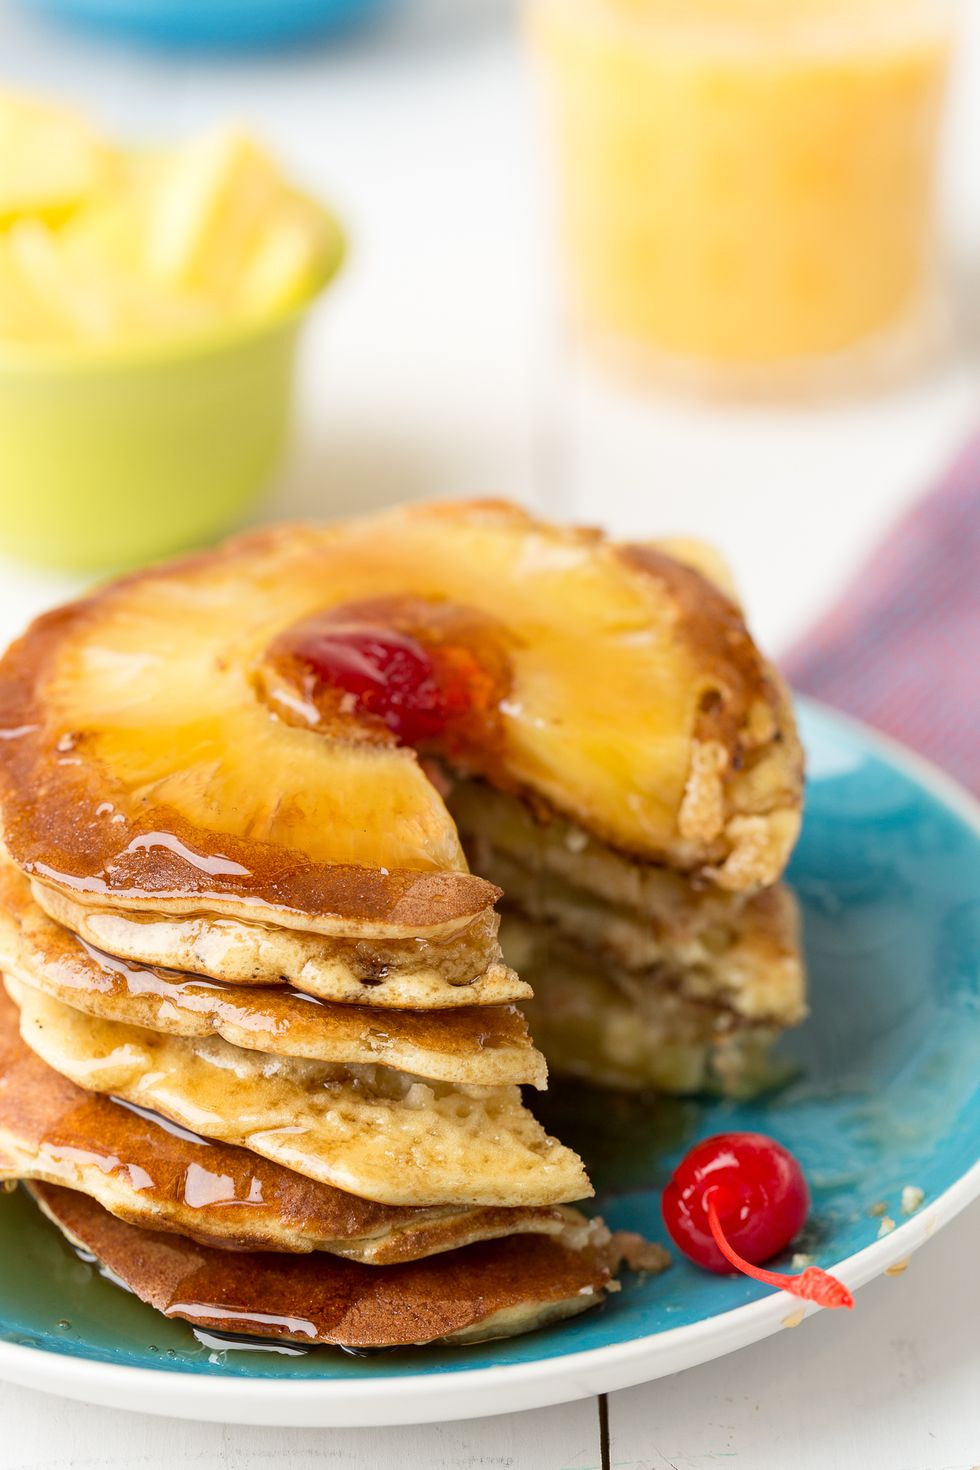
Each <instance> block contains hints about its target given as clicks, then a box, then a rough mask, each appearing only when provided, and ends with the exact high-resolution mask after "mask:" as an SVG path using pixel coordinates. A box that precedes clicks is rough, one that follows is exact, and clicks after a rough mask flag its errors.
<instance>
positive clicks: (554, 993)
mask: <svg viewBox="0 0 980 1470" xmlns="http://www.w3.org/2000/svg"><path fill="white" fill-rule="evenodd" d="M505 939H506V942H507V943H508V944H509V945H510V946H511V948H512V950H513V954H514V957H515V959H519V960H520V962H521V965H522V967H523V969H524V972H525V973H526V974H527V975H528V976H529V977H530V979H531V981H532V983H533V985H534V992H535V998H534V1000H533V1001H531V1002H530V1003H529V1005H528V1007H527V1009H528V1019H529V1021H530V1024H531V1026H532V1028H533V1030H534V1034H535V1036H536V1037H538V1039H539V1041H540V1043H541V1046H542V1048H543V1049H544V1051H545V1053H546V1055H547V1057H548V1061H549V1065H550V1066H551V1068H552V1069H553V1071H554V1072H555V1074H556V1075H557V1076H565V1077H577V1078H580V1079H582V1080H583V1081H585V1082H591V1083H594V1084H596V1085H599V1086H602V1087H613V1088H617V1089H621V1090H627V1091H643V1090H646V1089H652V1090H654V1091H657V1092H666V1093H681V1094H686V1093H698V1092H709V1093H719V1092H720V1093H724V1094H728V1095H730V1096H737V1097H742V1096H752V1095H753V1094H754V1093H756V1092H759V1091H761V1090H762V1089H763V1088H764V1087H766V1086H771V1085H772V1083H773V1081H774V1080H776V1078H777V1077H778V1076H779V1075H780V1074H779V1071H778V1069H777V1068H776V1067H775V1065H774V1064H773V1063H771V1062H770V1061H769V1060H768V1053H769V1050H770V1048H771V1047H772V1044H773V1042H774V1041H775V1040H776V1038H777V1037H778V1036H779V1034H780V1031H781V1030H782V1029H783V1023H780V1022H776V1021H774V1020H773V1019H771V1018H770V1019H766V1018H765V1017H762V1016H758V1017H755V1018H753V1019H749V1018H747V1017H745V1016H743V1015H740V1014H739V1012H738V1011H737V1010H735V1009H733V1008H732V1007H731V1006H730V1005H727V1004H725V1003H724V1002H723V1001H720V1000H719V999H717V998H699V996H698V993H697V992H698V984H697V975H696V973H695V972H693V971H686V972H681V973H680V974H675V973H672V972H671V971H669V970H653V971H650V972H648V973H646V974H643V973H640V974H637V973H635V972H631V971H628V970H624V969H623V968H622V967H621V966H619V965H617V964H616V963H615V962H614V961H612V960H610V959H609V958H608V957H606V958H602V957H600V956H597V955H596V954H595V953H594V952H590V951H589V950H588V949H583V948H582V947H581V946H580V945H579V946H576V945H574V944H572V943H571V942H569V941H568V940H566V939H564V938H563V937H562V936H561V935H560V934H559V933H558V932H557V931H555V930H547V929H545V928H543V927H542V926H541V925H532V924H528V923H527V922H526V921H525V920H523V919H521V918H520V917H518V916H517V915H514V916H508V917H507V919H506V922H505ZM706 989H707V990H708V992H709V996H710V992H711V987H710V986H708V987H706Z"/></svg>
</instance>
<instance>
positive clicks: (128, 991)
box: [0, 864, 547, 1087]
mask: <svg viewBox="0 0 980 1470" xmlns="http://www.w3.org/2000/svg"><path fill="white" fill-rule="evenodd" d="M0 969H2V970H3V971H4V972H5V973H6V974H7V975H9V976H11V977H12V978H13V979H15V980H17V981H19V982H20V983H22V984H25V985H29V986H33V987H35V988H36V989H39V990H43V991H44V993H45V994H46V995H51V996H54V998H55V999H56V1000H62V1001H64V1002H65V1003H66V1004H68V1005H72V1006H75V1007H76V1008H77V1009H79V1010H83V1011H86V1012H87V1013H88V1014H90V1015H95V1016H103V1017H105V1018H107V1019H109V1020H114V1021H123V1022H126V1023H128V1024H130V1025H134V1026H142V1027H146V1028H149V1029H150V1030H154V1031H162V1032H166V1033H168V1034H172V1035H176V1036H192V1037H206V1036H212V1035H216V1036H221V1037H223V1038H224V1039H225V1040H226V1041H229V1042H231V1043H232V1044H233V1045H235V1046H239V1047H244V1048H247V1049H251V1050H255V1051H259V1052H267V1053H272V1054H276V1055H283V1056H294V1057H305V1058H308V1059H311V1060H316V1061H326V1062H341V1063H344V1062H351V1063H357V1064H367V1065H371V1064H373V1063H380V1064H382V1065H384V1066H388V1067H395V1068H398V1069H400V1070H402V1071H406V1072H412V1073H415V1074H416V1075H418V1076H421V1077H429V1078H435V1079H437V1080H440V1081H443V1082H460V1083H466V1084H476V1085H479V1086H500V1085H508V1084H512V1083H533V1084H534V1085H535V1086H538V1087H543V1086H544V1085H545V1083H546V1078H547V1069H546V1067H545V1062H544V1058H543V1057H542V1056H541V1053H540V1052H538V1051H535V1049H534V1047H533V1046H532V1045H531V1042H530V1039H529V1037H528V1033H527V1026H526V1025H525V1022H524V1019H523V1017H522V1016H521V1015H520V1013H519V1012H518V1011H516V1010H515V1009H514V1008H513V1007H512V1006H493V1007H483V1008H476V1009H467V1010H451V1011H448V1012H441V1011H398V1012H394V1011H391V1012H388V1013H386V1014H385V1015H384V1016H383V1018H382V1020H381V1023H380V1024H379V1017H378V1013H377V1011H372V1010H371V1008H369V1007H367V1006H349V1005H348V1006H345V1005H332V1004H328V1003H326V1002H323V1001H319V1000H316V999H315V998H313V997H312V996H309V995H305V994H302V993H301V992H299V991H295V990H292V989H290V988H288V987H285V986H281V985H280V986H276V987H271V986H267V987H263V988H260V989H257V988H255V987H248V986H234V985H222V984H219V983H217V982H215V981H209V980H202V979H198V978H195V977H193V976H188V975H182V974H179V973H178V972H176V971H172V970H169V971H168V970H162V969H150V968H147V967H146V966H140V965H136V964H134V963H133V962H131V961H125V960H119V959H116V958H114V957H113V956H111V955H108V954H105V953H103V952H102V951H100V950H97V949H94V948H92V947H91V946H90V945H87V944H86V943H85V942H84V941H83V940H81V939H78V938H77V937H76V936H75V935H74V934H72V933H71V932H70V931H69V930H68V929H64V928H62V927H61V926H60V925H58V924H55V923H54V922H53V921H52V920H51V919H49V918H48V917H47V916H46V915H45V914H44V913H43V912H42V911H41V910H40V909H39V908H38V907H37V905H36V904H35V903H34V901H33V899H32V897H31V893H30V885H29V884H28V883H27V881H26V880H25V879H24V878H23V877H22V876H21V874H20V873H19V872H17V870H16V869H15V868H13V867H12V866H10V865H9V864H3V865H0Z"/></svg>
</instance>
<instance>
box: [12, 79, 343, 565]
mask: <svg viewBox="0 0 980 1470" xmlns="http://www.w3.org/2000/svg"><path fill="white" fill-rule="evenodd" d="M5 106H6V99H2V98H0V123H2V119H3V114H4V108H5ZM0 139H2V127H0ZM110 157H111V166H110V165H106V167H105V168H104V169H103V170H102V171H101V172H100V173H98V174H97V176H96V174H95V171H92V173H93V177H94V178H95V179H96V181H95V182H93V184H92V186H91V189H90V192H89V193H88V195H87V196H86V197H84V198H73V199H72V201H71V206H70V207H68V208H66V209H65V210H64V211H62V212H61V214H59V215H58V216H57V217H54V216H53V215H52V212H51V211H50V210H48V211H47V213H42V212H41V211H40V210H39V209H37V208H34V207H30V208H25V209H23V210H22V211H20V212H18V211H17V209H16V208H14V207H13V206H11V207H10V209H8V213H7V216H6V218H5V219H4V220H3V222H2V226H0V483H2V484H3V486H4V491H5V493H4V497H3V504H2V509H0V548H2V549H3V550H5V551H9V552H11V553H13V554H14V555H18V556H21V557H23V558H26V559H28V560H31V561H35V562H39V563H44V564H47V565H55V566H63V567H73V568H83V569H102V568H113V567H119V566H124V565H127V564H132V563H135V562H139V561H142V560H146V559H147V558H150V557H153V556H158V555H163V554H166V553H168V552H171V551H175V550H178V549H180V548H181V547H184V546H190V545H193V544H195V543H198V542H200V541H203V540H206V539H208V538H209V537H210V536H212V535H214V534H216V533H218V532H219V531H221V530H222V529H223V528H225V527H226V526H227V525H228V524H229V523H231V522H233V521H234V520H235V519H236V518H238V517H240V516H241V514H242V513H243V512H244V511H245V510H246V509H247V508H248V506H249V505H250V504H251V503H252V502H253V501H254V500H255V498H256V497H257V496H258V495H259V494H260V493H261V491H262V489H263V487H264V486H265V485H266V483H267V482H268V480H269V478H270V476H271V474H272V472H273V471H274V469H275V466H276V464H277V461H278V459H279V455H280V453H281V450H282V447H283V443H284V440H285V437H286V431H287V427H288V421H289V411H290V405H291V397H292V393H291V388H292V380H293V369H294V361H295V350H296V342H297V337H298V334H299V330H300V328H301V326H302V323H303V320H304V318H305V316H306V315H307V313H308V311H309V308H310V306H311V305H312V303H313V301H314V300H315V298H316V297H317V296H318V295H319V293H320V292H321V291H322V289H323V288H324V287H325V286H326V285H327V283H328V282H329V281H330V279H331V278H332V276H333V275H334V273H335V271H336V270H337V268H338V266H339V264H340V261H341V258H342V255H343V248H344V247H343V237H342V234H341V231H340V229H339V226H338V225H337V223H336V221H335V220H334V219H333V218H332V216H331V215H330V214H329V213H328V212H327V211H326V210H325V209H323V208H322V207H321V206H319V205H318V204H316V203H315V202H314V201H312V200H311V199H309V198H308V197H306V196H305V195H303V194H302V193H300V192H299V191H297V190H296V189H294V188H293V187H292V186H291V185H290V184H289V183H288V182H287V181H286V180H285V179H284V178H283V177H282V175H281V173H280V171H279V169H278V167H277V166H276V164H275V163H274V161H273V160H272V159H271V158H269V157H268V155H266V154H265V153H264V152H263V150H262V149H261V148H260V147H259V146H258V145H257V144H255V143H254V142H253V141H252V140H251V139H249V138H248V137H246V136H244V135H240V134H237V133H234V132H220V133H214V134H211V135H208V136H206V137H204V138H200V139H196V140H193V141H191V142H190V143H187V144H184V145H182V146H180V147H178V148H175V149H172V150H167V151H165V152H160V153H153V154H147V155H145V156H133V155H130V154H126V153H124V152H122V151H118V152H117V153H116V154H115V155H114V156H110ZM77 172H78V170H77V169H76V173H77ZM59 183H60V180H59ZM36 192H38V193H39V194H41V195H43V192H44V191H43V190H40V188H39V189H38V190H37V191H36ZM49 192H51V193H52V195H53V197H60V196H59V192H58V191H55V190H53V189H52V190H51V191H49ZM64 192H65V190H64V186H62V187H61V190H60V193H61V194H64ZM76 192H77V191H76ZM14 204H16V200H15V201H14Z"/></svg>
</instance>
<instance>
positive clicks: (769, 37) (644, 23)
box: [525, 0, 953, 392]
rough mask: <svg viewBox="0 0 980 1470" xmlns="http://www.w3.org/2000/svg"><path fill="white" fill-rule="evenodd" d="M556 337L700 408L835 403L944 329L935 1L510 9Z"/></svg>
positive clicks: (949, 18) (597, 3) (949, 24)
mask: <svg viewBox="0 0 980 1470" xmlns="http://www.w3.org/2000/svg"><path fill="white" fill-rule="evenodd" d="M525 14H526V21H527V33H528V36H529V39H530V41H531V44H532V47H533V50H534V52H535V54H536V55H537V57H538V58H539V62H540V71H541V74H542V77H543V80H544V95H545V99H546V104H547V112H548V115H549V121H550V124H551V129H552V133H553V137H554V141H555V148H556V154H557V175H558V184H559V195H560V198H559V218H560V224H561V235H562V244H563V253H564V257H565V262H566V266H567V270H566V275H567V277H568V285H569V294H570V299H571V304H572V308H573V314H574V318H575V321H576V322H577V324H578V325H579V326H580V327H581V328H582V330H583V332H584V335H585V337H586V339H587V340H588V341H589V342H590V343H592V344H594V345H596V346H597V347H598V348H599V349H600V350H602V351H603V352H604V353H605V354H606V355H607V356H608V355H610V354H612V355H614V356H615V357H616V358H617V359H619V360H622V361H626V362H629V363H632V364H636V365H638V366H640V367H641V368H642V369H644V370H645V371H647V372H649V373H652V374H653V375H655V376H659V377H664V376H666V377H667V378H668V379H670V380H672V381H675V382H681V383H682V384H690V385H693V386H695V387H698V388H705V389H708V390H714V389H717V388H720V389H721V390H723V391H725V390H730V389H732V390H735V391H742V390H745V389H748V390H750V391H755V390H761V391H763V392H769V391H771V390H773V389H775V390H780V391H781V390H782V389H784V388H787V387H788V388H791V389H795V388H797V387H804V388H809V387H810V386H817V387H819V386H820V385H822V384H824V383H827V384H833V385H839V384H841V383H844V382H847V381H849V380H852V379H855V378H857V379H858V380H859V381H864V380H867V379H869V378H876V377H879V376H880V374H881V370H882V369H885V371H894V369H895V368H902V367H905V366H907V365H908V363H909V362H910V360H917V359H919V358H920V357H921V356H922V354H923V353H924V351H925V350H926V349H927V348H929V347H930V346H932V345H933V344H934V343H935V341H936V338H937V335H938V331H939V326H940V323H941V321H942V310H941V292H940V290H939V271H938V262H937V254H938V252H937V243H936V223H935V219H936V211H935V201H934V193H935V175H936V163H937V152H938V139H939V133H940V121H941V115H942V104H943V94H944V90H945V78H946V72H947V63H948V59H949V53H950V43H951V37H952V30H953V15H952V4H951V0H526V11H525Z"/></svg>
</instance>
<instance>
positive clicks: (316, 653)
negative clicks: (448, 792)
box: [293, 622, 450, 745]
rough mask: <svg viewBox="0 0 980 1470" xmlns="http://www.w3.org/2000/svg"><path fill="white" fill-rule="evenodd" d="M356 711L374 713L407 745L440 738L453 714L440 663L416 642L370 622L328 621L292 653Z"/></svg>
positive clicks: (416, 640)
mask: <svg viewBox="0 0 980 1470" xmlns="http://www.w3.org/2000/svg"><path fill="white" fill-rule="evenodd" d="M293 652H294V653H295V655H296V656H298V657H299V658H301V659H302V661H303V663H304V664H306V666H307V667H308V668H309V669H310V670H311V671H312V673H313V674H314V676H315V677H316V678H317V679H318V680H319V681H321V682H322V683H323V684H326V685H329V686H330V687H332V688H334V689H340V690H343V691H344V693H345V694H347V695H349V696H350V698H351V701H352V710H353V711H354V712H356V713H363V714H368V715H374V716H375V717H376V718H377V719H380V720H382V721H383V722H384V723H385V724H386V725H387V726H388V728H389V730H391V732H392V733H393V734H394V735H395V736H396V737H397V738H398V739H399V740H400V741H402V742H403V743H404V744H406V745H418V744H420V743H422V742H424V741H426V740H431V739H433V738H434V737H435V736H436V735H439V734H440V733H441V732H442V730H443V728H444V726H445V724H446V720H447V718H448V716H449V713H450V711H449V709H448V705H447V700H446V697H445V695H444V693H443V690H442V687H441V685H440V681H439V679H438V676H437V670H436V665H435V662H434V661H433V659H432V657H431V656H430V654H429V653H428V651H427V650H426V649H425V648H424V647H423V645H422V644H421V643H420V642H419V641H418V639H416V638H412V637H410V636H409V635H408V634H406V633H398V632H395V630H394V629H392V628H379V627H374V626H372V625H371V624H368V623H360V622H349V623H346V622H344V623H342V622H337V623H323V624H321V625H320V627H319V628H317V629H316V630H315V631H314V630H311V631H310V632H309V633H308V634H307V635H306V636H305V637H304V639H303V640H302V642H301V643H297V644H296V645H295V647H294V649H293Z"/></svg>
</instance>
